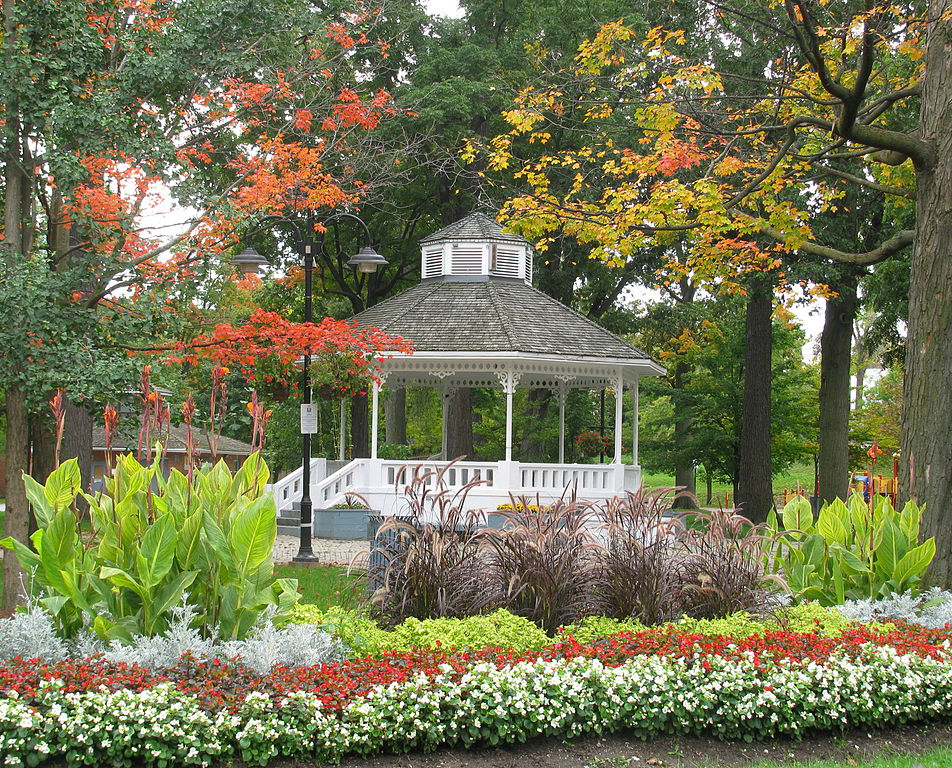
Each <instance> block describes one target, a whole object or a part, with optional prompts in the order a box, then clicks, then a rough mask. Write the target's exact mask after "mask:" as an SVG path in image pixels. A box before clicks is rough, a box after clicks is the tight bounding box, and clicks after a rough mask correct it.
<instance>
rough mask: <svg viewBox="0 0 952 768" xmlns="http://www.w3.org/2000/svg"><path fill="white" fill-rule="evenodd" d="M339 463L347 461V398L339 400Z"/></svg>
mask: <svg viewBox="0 0 952 768" xmlns="http://www.w3.org/2000/svg"><path fill="white" fill-rule="evenodd" d="M339 458H340V460H341V461H346V460H347V398H345V397H341V399H340V456H339Z"/></svg>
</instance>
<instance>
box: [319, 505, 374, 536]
mask: <svg viewBox="0 0 952 768" xmlns="http://www.w3.org/2000/svg"><path fill="white" fill-rule="evenodd" d="M369 514H373V513H372V511H371V510H369V509H315V510H314V536H315V537H316V538H319V539H366V538H367V516H368V515H369Z"/></svg>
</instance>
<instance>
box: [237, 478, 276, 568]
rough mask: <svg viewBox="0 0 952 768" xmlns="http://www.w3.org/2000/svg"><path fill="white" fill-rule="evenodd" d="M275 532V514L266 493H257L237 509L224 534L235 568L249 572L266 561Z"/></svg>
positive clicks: (270, 554) (272, 504) (271, 500)
mask: <svg viewBox="0 0 952 768" xmlns="http://www.w3.org/2000/svg"><path fill="white" fill-rule="evenodd" d="M277 534H278V523H277V514H276V512H275V508H274V499H273V498H272V497H271V496H270V495H267V496H261V497H259V498H257V499H255V500H254V501H252V502H251V503H250V504H247V505H245V506H244V507H243V508H242V509H240V510H239V511H238V513H237V514H236V515H235V519H234V521H233V523H232V527H231V532H230V533H229V536H228V540H229V544H230V545H231V551H232V553H233V555H234V558H235V570H236V571H237V572H238V573H241V574H250V573H251V572H253V571H255V570H256V569H257V568H259V567H260V566H261V565H262V564H263V563H264V562H265V561H267V560H269V559H270V558H271V556H272V551H273V550H274V540H275V538H276V537H277Z"/></svg>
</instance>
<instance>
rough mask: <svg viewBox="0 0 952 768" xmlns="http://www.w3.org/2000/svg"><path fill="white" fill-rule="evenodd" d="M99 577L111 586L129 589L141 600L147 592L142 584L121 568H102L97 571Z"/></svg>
mask: <svg viewBox="0 0 952 768" xmlns="http://www.w3.org/2000/svg"><path fill="white" fill-rule="evenodd" d="M99 577H100V578H102V579H106V580H107V581H109V582H111V583H112V584H115V585H116V586H117V587H124V588H125V589H131V590H132V591H133V592H135V593H136V594H137V595H138V596H139V597H141V598H145V597H146V596H147V594H148V590H147V589H146V588H145V587H144V586H143V585H142V584H140V583H139V582H138V581H137V580H136V578H135V577H134V576H132V575H131V574H129V573H127V572H126V571H124V570H122V569H121V568H112V567H110V566H103V567H102V568H101V569H100V570H99Z"/></svg>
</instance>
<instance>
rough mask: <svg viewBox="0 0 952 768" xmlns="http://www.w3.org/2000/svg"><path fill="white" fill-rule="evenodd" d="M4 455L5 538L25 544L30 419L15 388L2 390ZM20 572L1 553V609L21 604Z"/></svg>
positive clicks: (10, 558) (6, 553)
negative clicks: (5, 487) (5, 452)
mask: <svg viewBox="0 0 952 768" xmlns="http://www.w3.org/2000/svg"><path fill="white" fill-rule="evenodd" d="M6 401H7V402H6V414H7V455H6V463H7V465H6V478H5V479H6V485H7V489H6V494H7V495H6V505H7V511H6V518H5V525H4V528H5V532H6V533H5V535H7V536H12V537H13V538H14V539H17V540H19V541H23V542H25V541H26V540H27V535H28V532H29V528H30V505H29V503H28V502H27V499H26V488H25V486H24V485H23V473H24V472H26V470H27V457H28V456H29V452H30V436H29V433H30V427H29V424H30V419H29V414H28V413H27V409H26V397H25V395H24V393H23V390H22V389H20V388H19V387H8V388H7V391H6ZM22 578H23V570H22V569H21V568H20V564H19V563H18V562H17V559H16V557H14V555H13V552H11V551H10V550H8V549H5V550H3V610H5V611H8V610H11V609H12V608H15V607H16V606H17V605H19V604H21V603H22V602H23V597H24V596H23V594H22V589H21V582H22Z"/></svg>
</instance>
